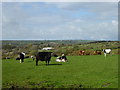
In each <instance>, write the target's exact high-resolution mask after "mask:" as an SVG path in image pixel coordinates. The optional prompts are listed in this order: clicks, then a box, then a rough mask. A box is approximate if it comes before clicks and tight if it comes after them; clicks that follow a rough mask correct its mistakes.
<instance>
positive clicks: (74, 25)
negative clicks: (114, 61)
mask: <svg viewBox="0 0 120 90" xmlns="http://www.w3.org/2000/svg"><path fill="white" fill-rule="evenodd" d="M0 6H1V5H0ZM2 39H3V40H118V3H117V2H3V3H2Z"/></svg>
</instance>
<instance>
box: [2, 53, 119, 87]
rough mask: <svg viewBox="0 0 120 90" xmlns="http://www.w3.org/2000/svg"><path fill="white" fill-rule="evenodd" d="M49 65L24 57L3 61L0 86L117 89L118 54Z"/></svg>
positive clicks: (74, 57) (84, 57) (71, 59)
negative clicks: (22, 59) (36, 63)
mask: <svg viewBox="0 0 120 90" xmlns="http://www.w3.org/2000/svg"><path fill="white" fill-rule="evenodd" d="M67 58H68V60H69V62H65V63H64V62H61V63H58V62H55V58H54V57H53V58H52V60H51V62H50V65H48V66H46V65H45V62H39V66H35V61H32V59H25V62H24V63H22V64H20V63H19V61H16V60H13V59H9V60H2V75H3V77H2V85H3V88H11V87H16V88H118V55H113V56H108V57H106V58H105V57H104V56H103V55H100V56H99V55H94V56H68V57H67Z"/></svg>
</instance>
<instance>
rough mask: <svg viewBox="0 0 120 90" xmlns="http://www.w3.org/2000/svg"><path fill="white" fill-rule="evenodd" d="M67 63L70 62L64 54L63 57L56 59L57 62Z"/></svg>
mask: <svg viewBox="0 0 120 90" xmlns="http://www.w3.org/2000/svg"><path fill="white" fill-rule="evenodd" d="M66 61H68V60H67V57H66V56H65V55H64V54H62V56H61V57H57V59H56V62H66Z"/></svg>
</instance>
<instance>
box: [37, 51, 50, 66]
mask: <svg viewBox="0 0 120 90" xmlns="http://www.w3.org/2000/svg"><path fill="white" fill-rule="evenodd" d="M51 53H52V52H38V53H37V55H36V66H37V65H38V61H39V60H40V61H46V65H47V64H49V62H50V59H51Z"/></svg>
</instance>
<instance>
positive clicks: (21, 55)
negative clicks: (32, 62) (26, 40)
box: [20, 52, 25, 63]
mask: <svg viewBox="0 0 120 90" xmlns="http://www.w3.org/2000/svg"><path fill="white" fill-rule="evenodd" d="M24 58H25V53H24V52H21V53H20V63H22V62H24Z"/></svg>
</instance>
